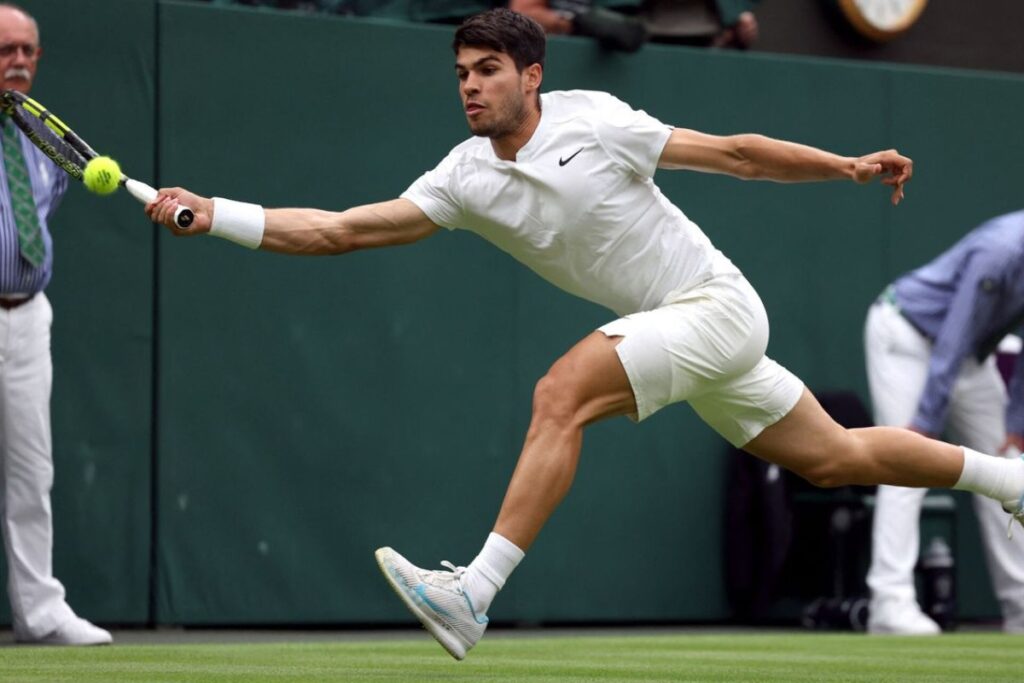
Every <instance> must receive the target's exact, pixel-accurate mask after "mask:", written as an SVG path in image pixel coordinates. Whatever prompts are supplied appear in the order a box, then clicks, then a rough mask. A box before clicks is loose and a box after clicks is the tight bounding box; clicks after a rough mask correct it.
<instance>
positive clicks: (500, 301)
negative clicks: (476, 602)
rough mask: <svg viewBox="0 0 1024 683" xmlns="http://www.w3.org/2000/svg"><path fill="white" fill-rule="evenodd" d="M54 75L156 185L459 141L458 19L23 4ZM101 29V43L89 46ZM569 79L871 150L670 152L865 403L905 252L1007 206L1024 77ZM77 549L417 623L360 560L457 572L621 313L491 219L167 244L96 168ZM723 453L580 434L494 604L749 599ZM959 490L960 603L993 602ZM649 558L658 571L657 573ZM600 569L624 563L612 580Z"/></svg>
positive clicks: (794, 330)
mask: <svg viewBox="0 0 1024 683" xmlns="http://www.w3.org/2000/svg"><path fill="white" fill-rule="evenodd" d="M25 5H26V6H27V7H28V8H29V9H30V10H31V11H33V12H34V13H35V15H36V16H37V17H38V19H39V22H40V24H41V26H42V30H43V40H44V45H45V46H46V50H47V52H46V54H45V57H44V61H43V64H42V65H41V69H40V79H39V81H38V85H37V89H36V90H35V92H34V94H35V95H37V96H38V98H39V99H40V100H41V101H42V102H44V103H45V104H48V105H49V106H50V107H51V108H53V109H54V110H55V111H57V112H59V113H62V114H64V115H65V118H67V119H68V120H69V122H70V123H71V125H72V126H74V127H75V128H77V129H78V130H79V131H80V132H81V133H82V134H83V135H84V136H85V137H86V138H87V139H88V140H90V142H92V143H94V146H96V147H98V148H100V149H101V150H103V151H105V152H108V153H110V154H111V155H113V156H115V157H116V158H118V159H119V160H121V162H122V165H123V166H124V167H125V169H126V171H127V172H129V173H130V174H133V175H135V176H137V177H139V178H140V179H143V180H147V181H152V182H155V183H161V184H165V185H184V186H187V187H189V188H191V189H193V190H195V191H197V192H200V193H204V194H209V195H221V196H229V197H233V198H236V199H243V200H251V201H258V202H261V203H264V204H266V205H270V206H279V205H314V206H318V207H322V208H333V209H342V208H345V207H347V206H351V205H353V204H360V203H366V202H371V201H377V200H383V199H388V198H391V197H394V196H397V195H398V194H399V193H400V192H401V191H402V190H404V189H405V188H406V187H407V186H408V184H409V183H410V182H411V181H412V180H413V179H414V178H415V177H416V176H417V175H418V174H420V173H421V172H423V171H424V170H426V169H428V168H431V167H432V166H433V165H434V164H435V163H436V162H437V160H439V159H440V158H441V157H442V156H443V155H444V154H445V153H446V152H447V150H448V149H449V148H450V147H451V146H453V145H454V144H455V143H457V142H459V141H460V140H462V139H463V138H464V137H465V136H466V130H465V125H464V122H463V120H462V117H461V113H460V110H459V106H458V99H457V95H456V88H455V85H456V81H455V79H454V78H453V75H452V70H451V69H452V66H451V65H452V55H451V53H450V48H449V44H450V38H451V29H450V28H446V27H431V26H407V25H399V24H390V23H386V22H380V21H369V20H364V21H355V20H346V19H336V18H323V17H310V16H303V15H296V14H284V13H274V12H252V11H246V10H243V9H234V8H213V7H210V6H205V5H203V4H193V3H184V2H171V1H169V0H163V1H155V0H76V8H77V11H76V12H75V14H74V16H73V17H71V16H69V15H67V14H66V12H65V8H66V3H65V2H62V1H60V0H34V1H31V2H30V1H28V0H26V2H25ZM82 35H104V36H106V37H107V38H108V39H107V40H106V41H104V42H103V44H102V45H99V46H93V44H92V43H90V44H89V47H88V48H87V49H82V48H80V47H79V45H81V38H80V36H82ZM545 80H546V85H547V87H548V88H551V89H554V88H593V89H602V90H608V91H611V92H613V93H615V94H616V95H618V96H620V97H621V98H623V99H625V100H627V101H629V102H631V103H632V104H634V105H635V106H638V107H641V108H644V109H646V110H647V111H649V112H650V113H652V114H654V115H655V116H657V117H659V118H661V119H662V120H664V121H666V122H668V123H672V124H675V125H680V126H685V127H693V128H698V129H702V130H706V131H709V132H714V133H723V134H724V133H732V132H742V131H758V132H763V133H765V134H768V135H772V136H777V137H783V138H788V139H793V140H797V141H800V142H805V143H808V144H812V145H819V146H824V147H827V148H829V149H832V150H834V151H837V152H840V153H844V154H859V153H864V152H867V151H872V150H875V149H879V148H883V147H890V146H898V147H899V148H900V149H901V151H904V152H906V153H908V154H910V155H911V156H913V157H914V159H915V161H916V163H917V167H916V173H915V178H914V181H913V183H912V184H911V185H910V187H909V188H908V190H907V201H906V202H905V203H904V204H903V205H901V206H900V207H898V208H893V207H892V206H890V205H889V203H888V197H887V193H886V192H885V191H884V189H883V188H881V187H877V186H876V187H867V188H865V187H857V186H855V185H853V184H838V183H837V184H820V185H800V186H796V185H793V186H788V185H776V184H769V183H743V182H740V181H737V180H733V179H729V178H723V177H713V176H702V175H698V174H688V173H667V172H663V173H661V174H659V176H658V179H657V180H658V183H659V185H660V186H661V187H662V189H663V190H664V191H665V193H666V194H667V195H668V196H669V197H670V198H672V199H673V200H674V201H676V202H677V203H678V204H679V205H680V206H682V207H683V209H684V210H685V211H686V212H687V213H688V215H690V216H691V217H692V218H693V219H695V220H696V221H697V223H698V224H700V225H701V226H702V227H703V228H704V229H705V231H706V232H707V233H708V235H709V236H710V237H711V238H712V240H714V241H715V242H716V244H717V245H718V246H719V247H720V248H722V249H723V251H725V252H726V253H727V254H728V255H729V256H730V257H731V258H732V259H733V260H734V261H735V262H736V263H737V264H738V265H739V266H740V267H741V268H742V269H743V270H744V272H746V273H747V275H748V276H749V278H750V279H751V281H752V282H753V283H754V284H755V286H756V287H757V288H758V289H759V291H760V292H761V294H762V297H763V298H764V300H765V303H766V305H767V307H768V310H769V312H770V315H771V318H772V325H773V327H772V341H771V345H770V349H769V352H770V353H771V354H772V355H773V356H774V357H775V358H777V359H778V360H780V361H781V362H782V363H784V364H785V365H787V366H788V367H790V368H791V369H793V370H794V371H795V372H796V373H797V374H799V375H800V376H801V377H802V378H804V379H805V381H806V382H807V383H808V384H809V385H810V386H811V387H814V388H818V389H829V388H850V389H854V390H856V391H857V392H859V393H860V394H861V395H866V390H865V380H864V373H863V367H862V366H863V363H862V350H861V339H860V336H861V325H862V321H863V317H864V314H865V312H866V309H867V307H868V305H869V304H870V302H871V301H872V299H873V298H874V296H875V295H876V294H877V293H878V291H880V290H881V288H882V287H883V286H884V285H885V284H886V283H887V282H888V280H889V279H891V278H892V277H893V276H894V275H896V274H898V273H899V272H901V271H902V270H904V269H906V268H909V267H912V266H914V265H917V264H918V263H920V262H921V261H923V260H924V259H926V258H928V257H930V256H932V255H934V254H936V253H938V252H939V251H940V250H941V249H943V248H944V247H945V246H946V245H948V244H949V243H951V242H952V241H953V240H955V239H956V237H957V236H959V235H960V234H962V233H963V232H965V231H966V230H968V229H970V227H972V226H973V225H975V224H976V223H978V222H980V221H981V220H983V219H985V218H987V217H989V216H991V215H994V214H997V213H999V212H1001V211H1005V210H1009V209H1013V208H1018V206H1019V203H1018V197H1017V192H1018V187H1019V177H1020V169H1019V162H1018V160H1019V158H1020V157H1021V153H1022V151H1024V140H1021V139H1020V137H1019V136H1017V135H1016V134H1015V132H1016V131H1015V122H1016V119H1015V116H1014V114H1015V112H1018V111H1020V109H1021V107H1022V105H1024V80H1022V79H1020V78H1014V77H1003V76H994V75H986V74H980V73H969V72H939V71H934V70H923V69H905V68H904V69H897V68H891V67H880V66H866V65H862V64H852V63H843V62H835V61H832V62H824V61H810V60H803V59H796V58H768V57H761V56H756V55H740V54H722V53H717V52H703V51H697V50H687V49H674V48H667V47H657V46H649V47H646V48H645V49H644V50H643V51H642V52H641V53H639V54H637V55H634V56H622V55H608V54H604V53H601V52H599V51H598V50H597V48H596V47H594V46H593V45H592V44H591V43H589V42H586V41H581V40H576V39H572V38H567V39H556V40H552V41H551V44H550V46H549V58H548V68H547V70H546V75H545ZM55 231H56V239H57V243H58V247H57V248H58V252H57V257H58V268H57V275H56V277H55V279H54V283H53V286H52V287H51V290H50V295H51V298H52V299H53V301H54V307H55V309H56V322H55V326H54V356H55V363H56V378H57V379H56V387H55V392H54V401H53V404H54V405H53V409H54V430H55V441H56V449H57V452H56V456H55V457H56V464H57V483H56V487H55V491H54V507H55V511H56V519H57V547H56V551H55V561H56V567H57V571H58V575H59V576H60V577H61V578H62V579H63V580H64V582H65V584H66V585H67V587H68V589H69V594H70V599H71V602H72V604H73V605H74V606H75V607H76V608H77V609H78V610H79V611H80V612H81V613H82V614H84V615H86V616H90V617H93V618H95V619H98V620H100V621H106V622H120V623H147V622H156V623H171V624H177V623H182V624H228V623H240V624H245V623H252V624H284V623H369V622H379V623H387V622H405V621H407V618H406V615H405V614H404V613H403V611H402V609H401V608H400V606H399V605H398V603H397V601H395V600H393V599H392V597H391V596H390V594H389V592H388V589H387V588H386V587H385V586H384V584H383V582H382V581H380V580H379V578H378V576H377V570H376V567H375V565H374V562H373V559H372V551H373V549H374V548H376V547H377V546H379V545H385V544H389V545H393V546H395V547H396V548H398V549H400V550H401V551H402V552H403V553H405V554H407V555H408V556H409V557H410V558H411V559H413V560H414V561H416V562H418V563H421V564H426V565H433V564H435V563H436V562H437V561H439V560H441V559H451V560H454V561H457V562H460V563H465V562H468V561H469V560H470V559H471V558H472V556H473V554H474V553H475V552H476V550H477V549H478V547H479V545H480V543H481V542H482V540H483V538H484V537H485V535H486V533H487V531H488V530H489V529H490V526H491V524H492V522H493V518H494V516H495V514H496V512H497V508H498V505H499V503H500V499H501V496H502V494H503V492H504V487H505V483H506V480H507V477H508V475H509V474H510V473H511V471H512V468H513V466H514V463H515V458H516V456H517V453H518V448H519V446H520V442H521V439H522V435H523V433H524V431H525V428H526V425H527V422H528V419H529V405H530V395H531V392H532V387H533V383H534V382H535V381H536V379H537V378H538V377H539V376H540V375H541V374H543V372H544V371H545V369H546V368H547V367H548V366H549V365H550V364H551V363H552V362H553V361H554V360H555V359H556V358H557V357H558V356H559V355H560V354H561V353H562V352H563V351H564V350H565V349H566V348H568V346H569V345H571V344H572V343H573V342H574V341H576V340H577V339H579V338H580V337H582V336H583V335H584V334H586V333H588V332H589V331H590V330H592V329H593V328H594V327H595V326H597V325H600V324H602V323H603V322H605V321H607V320H608V319H609V318H610V314H609V313H607V312H605V311H603V310H600V309H598V308H595V307H594V306H592V305H590V304H587V303H584V302H580V301H577V300H574V299H571V298H570V297H568V296H566V295H561V294H558V293H555V292H553V291H552V290H551V288H550V287H549V286H548V285H546V284H545V283H543V282H541V281H539V280H538V279H537V278H536V277H535V276H534V275H532V274H531V273H529V272H528V271H526V270H525V269H523V268H521V267H519V266H518V265H517V264H515V263H514V262H512V261H511V260H510V259H509V258H508V257H507V256H505V255H503V254H501V253H499V252H498V251H497V250H495V249H493V248H491V247H490V246H489V245H487V244H486V243H484V242H483V241H482V240H479V239H477V238H475V237H473V236H472V235H469V234H466V233H461V232H455V233H448V232H447V231H446V232H444V233H443V234H439V235H438V236H436V237H434V238H432V239H430V240H427V241H425V242H423V243H420V244H416V245H412V246H409V247H403V248H401V249H397V250H390V251H382V252H368V253H358V254H353V255H349V256H346V257H344V258H295V257H284V256H280V255H273V254H266V253H250V252H248V251H246V250H243V249H240V248H238V247H236V246H234V245H231V244H228V243H225V242H221V241H218V240H213V239H204V238H198V239H176V238H173V237H171V236H170V235H169V234H167V233H165V232H157V231H156V230H155V229H154V228H153V227H152V226H151V225H150V224H149V223H148V222H147V221H146V219H145V217H144V216H143V214H142V213H141V210H140V209H139V207H138V205H137V204H135V203H134V202H133V201H131V200H130V199H129V198H128V197H127V196H125V195H120V196H115V197H113V198H109V199H100V198H96V197H92V196H88V195H87V194H86V193H85V192H84V191H83V190H82V189H81V188H78V187H76V188H73V189H72V191H71V192H70V193H69V197H68V199H67V200H66V205H65V206H64V207H63V208H62V210H61V212H60V214H59V219H58V221H57V223H56V225H55ZM725 452H726V446H725V444H724V442H723V441H721V440H720V439H719V438H718V437H717V436H715V435H714V434H713V433H712V432H711V431H710V430H709V429H708V428H706V427H705V426H703V425H702V424H701V423H700V421H699V420H698V419H697V418H696V417H695V416H694V415H693V413H692V411H690V409H689V408H688V407H686V406H674V407H672V408H669V409H666V410H664V411H662V412H661V413H659V414H658V415H657V416H655V417H654V418H652V419H651V420H650V421H649V422H646V423H644V424H643V425H640V426H635V425H632V424H631V423H629V422H628V421H627V420H615V421H611V422H608V423H606V424H601V425H598V426H596V427H594V428H592V429H591V430H590V431H589V432H588V434H587V437H586V443H585V446H584V455H583V460H582V465H581V468H580V472H579V475H578V477H577V482H576V486H575V488H574V489H573V491H572V492H571V494H570V496H569V498H568V500H567V501H566V503H565V504H564V505H563V506H562V507H561V508H560V509H559V510H558V512H557V513H556V515H555V517H554V518H553V520H552V521H551V523H550V524H549V526H548V528H547V529H546V530H545V533H544V534H542V536H541V537H540V539H539V540H538V542H537V543H536V545H535V546H534V548H533V550H532V551H531V553H530V555H529V557H528V558H527V560H526V562H525V563H524V564H523V566H522V567H521V569H520V570H519V571H518V572H517V575H516V578H515V580H514V581H512V582H510V584H509V585H508V587H507V588H506V589H505V590H504V591H503V595H502V597H501V599H500V600H499V601H498V602H497V604H496V605H495V607H494V609H493V611H492V617H493V618H495V619H498V620H503V621H506V620H507V621H515V622H525V623H535V622H552V621H621V620H630V619H641V620H701V621H713V620H719V619H724V618H726V617H727V616H728V609H727V606H726V602H725V597H724V590H723V572H722V561H721V557H722V543H723V538H722V529H721V519H722V515H723V489H724V481H723V478H724V463H725V460H724V458H723V455H724V454H725ZM967 507H968V506H966V505H961V506H960V512H959V513H958V520H959V521H958V524H959V526H960V527H961V533H959V534H958V551H959V554H958V558H959V559H960V560H961V562H960V576H961V587H962V597H963V601H962V602H963V605H964V608H965V610H964V611H965V613H966V615H967V616H972V615H973V616H985V615H992V614H994V613H995V607H994V603H993V601H992V597H991V594H990V591H989V590H988V589H987V585H986V581H985V580H984V578H983V573H984V569H983V567H982V561H981V559H980V558H981V552H980V548H979V546H978V541H977V535H976V533H974V531H973V528H972V525H973V522H972V516H971V513H970V512H969V510H968V509H967ZM638 567H640V568H648V569H649V568H659V569H660V570H661V571H656V573H657V574H659V575H660V574H666V575H669V576H672V578H671V579H666V581H665V582H664V583H662V582H658V581H647V580H643V581H638V580H634V579H635V577H636V576H637V568H638ZM608 586H615V590H613V591H609V590H608V588H607V587H608Z"/></svg>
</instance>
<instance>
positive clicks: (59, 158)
mask: <svg viewBox="0 0 1024 683" xmlns="http://www.w3.org/2000/svg"><path fill="white" fill-rule="evenodd" d="M0 109H3V113H5V114H7V115H8V116H9V117H11V120H12V121H14V125H16V126H17V127H18V128H20V129H21V131H22V132H23V133H25V135H27V136H28V139H29V140H31V141H32V142H33V144H35V146H36V147H38V148H39V149H41V150H42V151H43V153H44V154H45V155H46V156H48V157H50V159H52V160H53V163H55V164H57V165H58V166H60V167H61V168H62V169H64V170H65V171H66V172H67V173H68V175H70V176H71V177H72V178H75V179H77V180H81V179H82V174H83V172H84V169H85V165H86V164H87V163H89V160H90V159H94V158H95V157H97V156H99V155H98V154H97V153H96V151H95V150H94V149H93V148H92V147H90V146H89V145H88V144H86V142H85V140H83V139H82V138H80V137H78V135H76V134H75V132H74V131H73V130H71V129H70V128H68V126H67V125H66V124H65V123H64V122H63V121H61V120H60V119H58V118H57V117H56V116H54V115H53V114H51V113H50V112H48V111H46V109H45V108H43V105H41V104H39V103H38V102H36V101H35V100H33V99H32V98H31V97H28V96H26V95H25V94H24V93H20V92H18V91H17V90H4V91H3V93H2V94H0ZM119 182H120V184H121V185H123V186H124V189H126V190H128V193H129V194H131V196H133V197H135V198H136V199H138V200H139V201H140V202H142V203H143V204H147V203H149V202H151V201H153V200H154V199H156V195H157V192H156V190H154V189H153V188H152V187H150V186H149V185H147V184H146V183H143V182H140V181H138V180H132V179H131V178H129V177H128V176H126V175H124V174H123V173H122V174H121V179H120V181H119ZM195 217H196V216H195V214H194V213H193V212H192V209H188V208H185V207H184V206H183V207H180V208H179V209H178V210H177V211H176V212H175V213H174V222H175V223H176V224H177V226H178V227H179V228H187V227H188V226H190V225H192V221H194V220H195Z"/></svg>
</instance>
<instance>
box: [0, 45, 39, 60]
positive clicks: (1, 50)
mask: <svg viewBox="0 0 1024 683" xmlns="http://www.w3.org/2000/svg"><path fill="white" fill-rule="evenodd" d="M19 50H20V51H21V54H23V55H25V57H26V58H27V59H34V58H35V56H36V55H37V54H39V46H38V45H32V44H31V43H20V44H19V43H9V44H7V45H0V58H3V57H13V56H14V54H15V53H16V52H18V51H19Z"/></svg>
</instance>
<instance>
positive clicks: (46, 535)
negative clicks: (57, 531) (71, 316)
mask: <svg viewBox="0 0 1024 683" xmlns="http://www.w3.org/2000/svg"><path fill="white" fill-rule="evenodd" d="M52 321H53V310H52V309H51V308H50V302H49V300H47V298H46V296H45V295H44V294H38V295H36V296H35V298H33V299H32V301H30V302H28V303H26V304H23V305H22V306H19V307H18V308H14V309H11V310H3V309H0V458H2V467H0V478H2V485H0V497H2V498H0V525H2V528H3V538H4V550H5V552H6V556H7V574H8V580H7V593H8V596H9V598H10V601H11V613H12V615H13V621H14V631H15V634H16V635H17V636H19V637H21V638H38V637H41V636H44V635H46V634H48V633H50V632H52V631H53V630H54V629H56V628H57V627H58V626H60V625H61V624H62V623H64V622H65V621H67V620H68V619H70V618H71V617H73V616H74V613H73V612H72V611H71V608H70V607H68V605H67V603H66V602H65V600H64V586H62V585H61V583H60V582H59V581H58V580H57V579H55V578H54V577H53V563H52V555H53V516H52V514H51V511H50V488H51V487H52V486H53V452H52V446H51V444H52V440H51V435H50V387H51V385H52V379H53V364H52V362H51V359H50V324H51V323H52Z"/></svg>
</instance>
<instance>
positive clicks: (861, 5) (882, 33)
mask: <svg viewBox="0 0 1024 683" xmlns="http://www.w3.org/2000/svg"><path fill="white" fill-rule="evenodd" d="M927 4H928V0H839V9H840V10H842V13H843V16H845V17H846V19H847V20H848V21H849V22H850V23H851V24H852V25H853V27H854V28H855V29H857V31H859V32H860V33H861V34H863V35H865V36H867V37H868V38H871V39H872V40H879V41H884V40H892V39H893V38H895V37H896V36H898V35H900V34H901V33H903V32H905V31H906V30H907V29H909V28H910V27H911V26H912V25H913V24H914V22H915V21H917V19H918V17H920V16H921V12H923V11H924V8H925V5H927Z"/></svg>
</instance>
